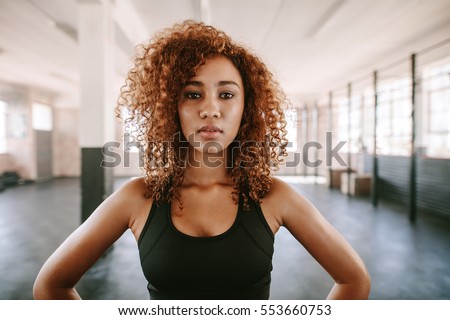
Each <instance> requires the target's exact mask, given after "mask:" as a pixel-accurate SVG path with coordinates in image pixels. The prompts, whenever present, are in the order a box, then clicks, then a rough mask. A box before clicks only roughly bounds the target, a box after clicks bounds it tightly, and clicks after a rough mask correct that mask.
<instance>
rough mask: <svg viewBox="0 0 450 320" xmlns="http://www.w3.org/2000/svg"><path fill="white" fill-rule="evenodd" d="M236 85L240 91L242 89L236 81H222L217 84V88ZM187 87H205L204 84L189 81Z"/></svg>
mask: <svg viewBox="0 0 450 320" xmlns="http://www.w3.org/2000/svg"><path fill="white" fill-rule="evenodd" d="M230 84H231V85H235V86H236V87H238V88H239V89H240V87H239V85H238V84H237V82H235V81H232V80H222V81H219V82H218V83H217V85H216V86H217V87H222V86H226V85H230ZM184 86H185V87H186V86H195V87H203V86H204V84H203V82H201V81H196V80H189V81H187V82H186V84H185V85H184Z"/></svg>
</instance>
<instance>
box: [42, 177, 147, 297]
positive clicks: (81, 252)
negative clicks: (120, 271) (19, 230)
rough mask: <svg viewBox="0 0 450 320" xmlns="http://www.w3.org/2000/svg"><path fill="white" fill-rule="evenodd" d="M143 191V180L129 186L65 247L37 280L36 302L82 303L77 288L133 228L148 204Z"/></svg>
mask: <svg viewBox="0 0 450 320" xmlns="http://www.w3.org/2000/svg"><path fill="white" fill-rule="evenodd" d="M142 188H143V182H142V181H141V179H134V180H132V181H130V182H128V183H126V184H125V185H124V186H123V187H122V188H120V189H119V190H118V191H116V192H115V193H113V194H112V195H111V196H110V197H109V198H107V199H106V200H105V201H104V202H103V203H102V204H101V205H100V206H99V207H98V208H97V209H96V210H95V211H94V212H93V213H92V215H91V216H90V217H89V218H88V219H87V220H86V221H85V222H84V223H83V224H82V225H81V226H80V227H79V228H77V229H76V230H75V231H74V232H73V233H72V234H71V235H70V236H69V237H68V238H67V239H66V240H65V241H64V242H63V243H62V244H61V246H60V247H59V248H58V249H57V250H56V251H55V252H54V253H53V254H52V255H51V256H50V258H49V259H48V260H47V261H46V262H45V264H44V266H43V267H42V269H41V271H40V272H39V274H38V276H37V278H36V281H35V283H34V287H33V295H34V298H35V299H80V296H79V295H78V293H77V291H76V290H75V288H74V287H75V285H76V284H77V282H78V281H79V280H80V278H81V277H82V276H83V274H84V273H85V272H86V271H87V270H88V269H89V268H90V267H91V266H92V265H93V264H94V263H95V262H96V261H97V260H98V259H99V258H100V257H101V255H102V254H103V253H104V252H105V251H106V249H108V247H110V246H111V245H112V244H113V243H114V242H115V241H116V240H117V239H118V238H119V237H120V236H121V235H122V234H123V233H124V232H125V231H126V230H127V229H128V228H129V226H130V225H131V224H132V222H133V217H134V213H135V212H136V211H138V210H139V209H140V208H142V202H143V201H144V200H145V199H144V198H143V193H142ZM147 201H148V200H147ZM57 227H58V226H57V225H55V228H57Z"/></svg>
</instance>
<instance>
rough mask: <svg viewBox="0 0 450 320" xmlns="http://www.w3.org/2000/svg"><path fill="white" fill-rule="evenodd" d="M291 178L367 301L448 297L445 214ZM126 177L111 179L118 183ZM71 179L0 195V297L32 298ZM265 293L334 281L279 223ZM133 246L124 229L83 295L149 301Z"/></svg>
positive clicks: (294, 293) (289, 295)
mask: <svg viewBox="0 0 450 320" xmlns="http://www.w3.org/2000/svg"><path fill="white" fill-rule="evenodd" d="M289 181H290V183H291V184H292V185H293V186H294V187H295V188H296V189H297V190H298V191H299V192H301V193H302V194H304V195H305V196H306V197H307V198H308V199H309V200H310V201H311V202H312V203H313V204H314V205H315V206H316V207H318V209H319V210H320V211H321V212H322V213H323V214H324V215H325V217H326V218H327V219H328V220H329V221H330V222H331V223H332V224H333V225H334V226H335V227H336V228H337V229H338V230H339V231H340V232H341V233H342V234H343V235H344V236H345V237H346V238H347V240H348V241H349V242H350V243H351V244H352V245H353V246H354V248H355V249H356V250H357V251H358V252H359V254H360V255H361V256H362V258H363V260H364V261H365V262H366V264H367V266H368V268H369V271H370V274H371V277H372V291H371V294H370V298H371V299H420V300H427V299H450V254H449V252H450V220H449V219H448V218H442V217H437V216H429V215H426V214H424V213H421V214H419V218H418V221H417V223H416V224H415V225H413V224H411V223H409V220H408V217H407V208H403V207H399V206H396V205H392V204H387V203H381V204H380V206H379V207H378V208H372V206H371V205H370V201H369V200H368V199H367V198H348V197H347V196H345V195H342V194H341V193H340V192H339V191H337V190H330V189H328V188H327V187H326V186H325V185H323V184H315V183H310V182H311V181H309V180H305V179H302V178H296V179H290V180H289ZM123 182H124V180H123V179H120V180H117V181H116V186H118V185H120V184H121V183H123ZM79 184H80V183H79V180H78V179H75V178H70V179H69V178H67V179H55V180H53V181H49V182H42V183H39V184H31V185H26V186H19V187H14V188H10V189H7V190H6V191H4V192H1V193H0V252H1V254H0V299H32V285H33V282H34V279H35V277H36V274H37V273H38V271H39V269H40V267H41V266H42V264H43V263H44V261H45V260H46V259H47V257H48V256H49V255H50V254H51V253H52V252H53V250H55V249H56V247H57V246H58V245H59V244H60V243H61V242H62V241H63V240H64V239H65V238H66V237H67V236H68V235H69V234H70V233H71V232H72V231H73V230H74V229H75V228H76V227H77V226H78V224H79V217H80V212H79V205H80V190H79ZM273 265H274V270H273V272H272V289H271V299H323V298H325V297H326V295H327V294H328V292H329V290H330V288H331V286H332V285H333V282H332V280H331V279H330V277H329V276H328V275H327V274H326V273H325V272H324V271H323V270H322V268H321V267H320V265H318V264H317V262H315V261H314V259H312V258H311V257H310V256H309V254H308V253H307V252H306V251H305V250H304V249H303V248H302V247H301V245H299V244H298V243H297V242H296V240H295V239H293V237H292V236H291V235H290V234H289V233H288V232H287V231H286V230H284V229H282V230H281V231H280V232H279V233H278V234H277V236H276V240H275V255H274V260H273ZM146 284H147V283H146V280H145V278H144V276H143V274H142V271H141V267H140V264H139V258H138V252H137V245H136V242H135V240H134V238H133V237H132V235H131V233H130V232H129V231H128V232H127V233H125V234H124V236H123V237H122V238H121V239H120V240H118V241H117V243H116V244H115V245H114V247H113V250H111V251H110V252H109V254H107V255H105V256H104V257H103V258H102V259H101V260H100V261H98V262H97V264H96V265H95V266H94V267H93V268H92V269H91V270H90V271H89V272H88V273H87V274H86V275H85V276H84V277H83V278H82V280H81V282H80V283H79V285H78V287H77V288H78V291H79V292H80V294H81V296H82V297H83V298H84V299H129V300H133V299H148V292H147V289H146Z"/></svg>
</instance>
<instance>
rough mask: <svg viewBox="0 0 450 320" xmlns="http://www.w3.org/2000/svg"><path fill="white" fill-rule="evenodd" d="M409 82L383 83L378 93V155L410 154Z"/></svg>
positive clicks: (399, 80)
mask: <svg viewBox="0 0 450 320" xmlns="http://www.w3.org/2000/svg"><path fill="white" fill-rule="evenodd" d="M411 111H412V109H411V80H410V79H408V78H404V79H398V80H393V81H390V82H385V83H383V84H381V85H380V90H379V92H378V123H377V147H378V152H379V153H380V154H388V155H409V154H410V153H411V129H412V120H411Z"/></svg>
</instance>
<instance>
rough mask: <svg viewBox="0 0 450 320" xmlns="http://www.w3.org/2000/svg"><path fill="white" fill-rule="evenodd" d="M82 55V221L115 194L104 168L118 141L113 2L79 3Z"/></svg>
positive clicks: (80, 138) (109, 170)
mask: <svg viewBox="0 0 450 320" xmlns="http://www.w3.org/2000/svg"><path fill="white" fill-rule="evenodd" d="M78 7H79V15H78V16H79V18H78V43H79V56H80V61H79V62H80V133H79V141H80V147H81V220H82V221H85V220H86V219H87V218H88V217H89V216H90V214H91V213H92V212H93V211H94V210H95V209H96V208H97V207H98V205H99V204H100V203H101V202H102V201H103V200H104V199H105V198H106V197H107V196H108V195H110V194H111V193H112V190H113V175H112V174H113V172H112V168H104V167H102V166H101V163H102V160H103V159H104V154H103V146H104V144H105V143H106V142H108V141H112V140H113V139H114V107H115V103H114V101H115V99H114V97H115V96H117V94H118V93H114V92H113V91H114V90H113V78H114V74H115V72H114V69H115V68H114V60H113V50H114V28H113V27H114V25H113V20H112V4H111V2H110V1H109V0H104V1H95V0H90V1H89V0H78Z"/></svg>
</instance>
